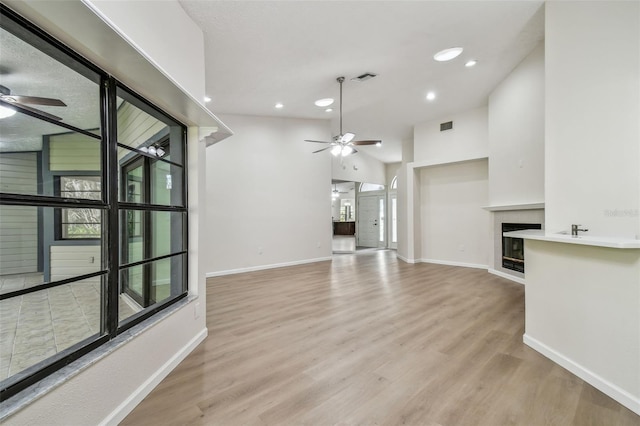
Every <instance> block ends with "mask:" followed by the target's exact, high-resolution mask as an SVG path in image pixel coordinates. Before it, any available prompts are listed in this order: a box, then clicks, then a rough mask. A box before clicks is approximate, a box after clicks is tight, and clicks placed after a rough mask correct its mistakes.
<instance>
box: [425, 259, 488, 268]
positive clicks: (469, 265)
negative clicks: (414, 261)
mask: <svg viewBox="0 0 640 426" xmlns="http://www.w3.org/2000/svg"><path fill="white" fill-rule="evenodd" d="M420 262H422V263H435V264H437V265H448V266H463V267H465V268H476V269H487V268H488V266H487V265H480V264H477V263H464V262H454V261H450V260H437V259H420Z"/></svg>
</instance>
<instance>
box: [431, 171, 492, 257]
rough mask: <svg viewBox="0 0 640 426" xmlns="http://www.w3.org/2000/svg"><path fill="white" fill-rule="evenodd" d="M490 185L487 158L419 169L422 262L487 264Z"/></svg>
mask: <svg viewBox="0 0 640 426" xmlns="http://www.w3.org/2000/svg"><path fill="white" fill-rule="evenodd" d="M487 184H488V170H487V160H486V159H485V160H477V161H470V162H465V163H456V164H450V165H442V166H433V167H425V168H423V169H421V170H420V203H421V204H420V207H421V208H420V211H421V240H422V249H421V256H422V259H421V260H422V261H423V262H437V263H447V264H455V265H462V266H472V267H482V268H486V267H487V265H488V264H489V251H488V249H487V248H488V244H487V242H488V241H489V239H490V235H489V234H490V232H489V231H490V229H491V224H490V219H491V217H490V214H489V212H487V211H486V210H483V209H482V206H485V205H486V203H487V197H488V195H487V191H488V188H487Z"/></svg>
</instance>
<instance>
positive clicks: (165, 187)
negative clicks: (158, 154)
mask: <svg viewBox="0 0 640 426" xmlns="http://www.w3.org/2000/svg"><path fill="white" fill-rule="evenodd" d="M150 182H151V203H152V204H161V205H165V206H183V205H184V202H183V199H182V167H178V166H174V165H173V164H168V163H165V162H162V161H152V162H151V179H150Z"/></svg>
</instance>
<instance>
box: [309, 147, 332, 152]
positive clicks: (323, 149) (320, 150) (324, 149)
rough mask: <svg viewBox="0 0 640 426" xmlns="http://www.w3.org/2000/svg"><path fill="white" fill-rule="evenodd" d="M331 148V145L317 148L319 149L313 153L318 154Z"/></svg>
mask: <svg viewBox="0 0 640 426" xmlns="http://www.w3.org/2000/svg"><path fill="white" fill-rule="evenodd" d="M329 148H331V147H330V146H328V147H326V148H322V149H319V150H317V151H313V152H312V154H317V153H318V152H322V151H326V150H327V149H329Z"/></svg>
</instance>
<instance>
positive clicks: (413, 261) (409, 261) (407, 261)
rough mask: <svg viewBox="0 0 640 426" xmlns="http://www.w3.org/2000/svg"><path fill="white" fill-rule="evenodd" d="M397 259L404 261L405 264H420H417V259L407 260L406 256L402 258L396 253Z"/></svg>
mask: <svg viewBox="0 0 640 426" xmlns="http://www.w3.org/2000/svg"><path fill="white" fill-rule="evenodd" d="M396 257H397V258H398V259H400V260H402V261H403V262H406V263H418V262H416V260H415V259H409V258H406V257H404V256H400V255H399V254H398V253H396Z"/></svg>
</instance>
